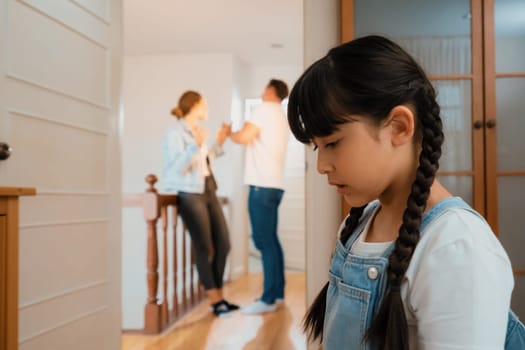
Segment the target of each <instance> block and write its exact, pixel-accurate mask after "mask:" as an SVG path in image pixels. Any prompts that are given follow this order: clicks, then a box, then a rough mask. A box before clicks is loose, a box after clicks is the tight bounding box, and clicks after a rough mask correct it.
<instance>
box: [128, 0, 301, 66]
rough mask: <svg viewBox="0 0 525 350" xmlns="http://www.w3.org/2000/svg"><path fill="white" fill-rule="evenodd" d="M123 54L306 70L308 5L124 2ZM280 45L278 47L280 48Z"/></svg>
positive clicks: (279, 0)
mask: <svg viewBox="0 0 525 350" xmlns="http://www.w3.org/2000/svg"><path fill="white" fill-rule="evenodd" d="M123 7H124V8H123V11H124V53H125V54H126V55H159V54H173V53H231V54H235V55H236V56H237V57H239V58H240V59H241V61H243V62H244V63H246V64H250V65H274V64H283V65H289V64H290V65H296V64H297V65H301V64H302V55H303V0H192V1H188V0H149V1H144V0H124V1H123ZM276 46H277V47H276Z"/></svg>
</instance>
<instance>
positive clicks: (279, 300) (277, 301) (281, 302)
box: [275, 298, 284, 308]
mask: <svg viewBox="0 0 525 350" xmlns="http://www.w3.org/2000/svg"><path fill="white" fill-rule="evenodd" d="M275 305H276V306H277V307H278V308H279V307H282V306H283V305H284V299H283V298H277V299H275Z"/></svg>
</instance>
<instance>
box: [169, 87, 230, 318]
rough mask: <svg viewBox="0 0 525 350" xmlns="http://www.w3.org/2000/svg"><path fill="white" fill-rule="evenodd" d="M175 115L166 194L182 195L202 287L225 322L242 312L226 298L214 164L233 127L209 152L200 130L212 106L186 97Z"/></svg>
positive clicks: (224, 230)
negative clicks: (209, 107) (224, 318)
mask: <svg viewBox="0 0 525 350" xmlns="http://www.w3.org/2000/svg"><path fill="white" fill-rule="evenodd" d="M172 114H173V115H174V116H175V117H176V118H177V121H176V122H175V123H174V125H173V126H172V127H171V128H170V129H169V130H168V131H167V132H166V135H165V136H164V140H163V180H164V189H165V191H167V192H178V209H179V214H180V216H181V218H182V220H183V221H184V223H185V224H186V226H187V228H188V231H189V233H190V236H191V239H192V243H193V247H194V252H195V263H196V265H197V271H198V272H199V278H200V281H201V283H202V285H203V286H204V289H205V290H206V295H207V297H208V300H209V302H210V304H211V306H212V311H213V313H214V314H215V315H217V316H221V315H224V314H227V313H229V312H230V311H233V310H237V309H238V308H239V307H238V306H237V305H234V304H230V303H229V302H228V301H226V300H225V299H224V296H223V293H222V282H223V275H224V268H225V265H226V257H227V256H228V252H229V251H230V238H229V234H228V227H227V225H226V220H225V218H224V214H223V212H222V207H221V205H220V203H219V201H218V199H217V196H216V194H215V190H216V187H217V184H216V183H215V180H214V178H213V174H212V171H211V167H210V162H211V161H212V160H213V158H215V157H216V156H219V155H221V154H222V153H223V152H222V144H223V143H224V141H225V140H226V138H227V136H228V134H229V132H230V127H229V125H223V126H222V128H221V129H220V130H219V131H218V133H217V136H216V138H215V143H214V145H213V147H212V148H211V149H208V147H207V145H206V138H207V134H208V132H207V131H206V129H204V128H203V127H201V126H200V125H199V124H198V123H199V122H200V121H203V120H206V119H207V118H208V106H207V104H206V100H205V99H204V98H203V97H202V96H201V95H200V94H199V93H198V92H195V91H186V92H185V93H184V94H182V96H181V97H180V98H179V103H178V105H177V107H176V108H174V109H173V110H172Z"/></svg>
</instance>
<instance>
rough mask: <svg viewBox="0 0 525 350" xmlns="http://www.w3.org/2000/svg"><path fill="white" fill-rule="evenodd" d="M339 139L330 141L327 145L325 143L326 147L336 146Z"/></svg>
mask: <svg viewBox="0 0 525 350" xmlns="http://www.w3.org/2000/svg"><path fill="white" fill-rule="evenodd" d="M337 142H338V141H334V142H328V143H327V144H326V145H324V148H334V147H335V146H336V145H337Z"/></svg>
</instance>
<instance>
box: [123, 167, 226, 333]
mask: <svg viewBox="0 0 525 350" xmlns="http://www.w3.org/2000/svg"><path fill="white" fill-rule="evenodd" d="M146 182H147V183H148V188H147V189H146V193H143V194H127V195H124V197H123V206H124V207H142V209H143V214H144V219H145V220H146V227H147V232H146V234H147V246H146V268H147V273H146V281H147V291H148V296H147V301H146V305H145V307H144V333H146V334H158V333H160V332H162V331H163V330H164V329H166V328H167V327H169V326H171V325H172V324H173V323H174V322H176V321H177V320H179V319H180V318H181V317H182V316H184V315H186V314H187V313H188V312H189V311H191V309H192V308H193V307H194V306H195V305H197V304H198V303H199V302H201V301H202V300H203V298H204V293H203V291H202V287H201V286H200V284H199V283H198V278H197V271H196V268H195V264H194V257H193V248H192V245H191V242H189V241H190V240H189V239H187V238H186V227H185V225H184V223H183V222H182V220H180V219H179V217H178V210H177V195H176V194H161V193H159V192H158V191H157V189H156V188H155V183H156V182H157V177H156V176H155V175H153V174H149V175H148V176H146ZM219 201H220V202H221V204H222V205H223V206H224V205H228V204H229V202H228V199H227V198H225V197H220V198H219ZM170 214H171V215H170ZM159 219H160V227H161V230H162V232H161V237H162V242H161V243H162V245H161V254H159V251H158V238H159V234H158V232H157V227H158V226H159ZM170 219H171V223H170V222H169V221H170ZM179 220H180V222H181V228H182V229H181V230H178V224H177V223H178V221H179ZM170 231H171V232H170ZM169 234H173V245H172V247H171V248H172V251H171V257H172V259H173V262H172V265H171V268H172V269H173V270H172V271H171V272H172V274H173V296H172V298H171V309H170V298H169V296H168V275H169V268H170V266H169V264H168V256H169V253H170V252H169V248H168V235H169ZM159 256H160V257H161V259H162V261H161V264H160V265H161V271H160V273H161V276H160V278H159ZM159 279H160V282H161V284H159ZM159 288H160V289H161V291H160V298H159ZM179 292H180V294H179Z"/></svg>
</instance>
